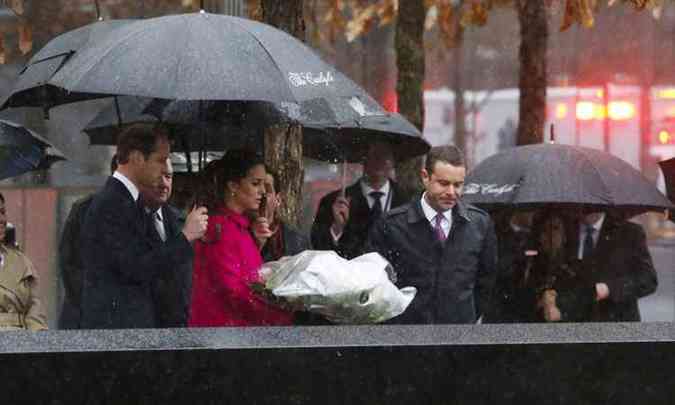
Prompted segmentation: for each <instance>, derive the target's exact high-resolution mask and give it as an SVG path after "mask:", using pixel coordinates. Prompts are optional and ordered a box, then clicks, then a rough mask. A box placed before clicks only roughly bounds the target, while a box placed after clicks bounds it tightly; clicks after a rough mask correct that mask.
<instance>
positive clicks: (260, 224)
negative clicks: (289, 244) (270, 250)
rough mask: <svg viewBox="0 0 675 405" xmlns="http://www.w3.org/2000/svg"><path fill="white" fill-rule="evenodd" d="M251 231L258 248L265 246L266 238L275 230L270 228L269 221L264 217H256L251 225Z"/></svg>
mask: <svg viewBox="0 0 675 405" xmlns="http://www.w3.org/2000/svg"><path fill="white" fill-rule="evenodd" d="M251 231H252V232H253V236H254V237H255V241H256V243H257V244H258V247H259V248H260V249H262V248H263V246H265V243H267V239H269V238H271V237H272V235H274V232H275V231H272V230H271V229H270V223H269V221H268V220H267V218H265V217H258V218H257V219H256V220H255V221H254V222H253V224H252V225H251Z"/></svg>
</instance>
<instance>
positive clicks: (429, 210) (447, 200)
mask: <svg viewBox="0 0 675 405" xmlns="http://www.w3.org/2000/svg"><path fill="white" fill-rule="evenodd" d="M465 174H466V169H465V164H464V157H463V155H462V153H461V151H460V150H459V149H457V148H456V147H454V146H443V147H435V148H431V150H430V151H429V153H428V154H427V158H426V163H425V167H424V169H422V172H421V175H422V181H423V183H424V188H425V192H424V194H423V195H422V197H421V198H418V199H415V200H413V201H412V202H410V203H409V204H406V205H404V206H401V207H399V208H396V209H393V210H391V211H390V212H388V213H387V214H386V215H385V216H384V218H383V219H382V220H380V221H378V222H376V223H375V225H374V226H373V228H372V229H371V232H370V234H369V235H368V242H367V248H366V250H367V251H369V252H371V251H373V252H378V253H380V254H381V255H382V256H383V257H384V258H386V259H387V260H388V261H389V262H390V263H391V264H392V266H393V267H394V270H395V272H396V276H397V281H396V285H397V286H399V287H404V286H413V287H415V288H417V295H416V296H415V298H414V299H413V301H412V303H411V304H410V306H409V307H408V308H407V309H406V311H405V312H404V313H403V314H401V315H399V316H397V317H396V318H393V319H392V320H391V321H390V322H391V323H401V324H445V323H474V322H477V321H478V320H479V319H480V317H481V316H482V315H483V314H484V313H485V311H486V310H487V308H488V305H489V301H490V295H491V293H492V289H493V287H494V284H495V279H496V274H497V239H496V236H495V230H494V225H493V223H492V220H491V219H490V217H489V215H488V214H487V213H486V212H484V211H482V210H480V209H478V208H476V207H473V206H471V205H468V204H465V203H463V202H462V200H461V198H460V196H461V191H462V187H463V185H464V177H465Z"/></svg>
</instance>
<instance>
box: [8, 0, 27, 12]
mask: <svg viewBox="0 0 675 405" xmlns="http://www.w3.org/2000/svg"><path fill="white" fill-rule="evenodd" d="M7 3H9V4H7ZM5 4H7V7H9V8H11V9H12V10H13V11H14V12H15V13H16V14H18V15H23V13H24V11H25V10H24V7H23V0H10V1H9V2H5Z"/></svg>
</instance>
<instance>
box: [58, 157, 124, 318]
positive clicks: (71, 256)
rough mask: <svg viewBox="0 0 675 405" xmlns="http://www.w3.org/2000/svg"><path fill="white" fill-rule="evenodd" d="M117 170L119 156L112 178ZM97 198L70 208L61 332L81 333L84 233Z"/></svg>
mask: <svg viewBox="0 0 675 405" xmlns="http://www.w3.org/2000/svg"><path fill="white" fill-rule="evenodd" d="M115 170H117V156H113V158H112V159H111V160H110V174H113V173H115ZM93 199H94V194H89V195H88V196H86V197H83V198H80V199H79V200H77V201H75V202H74V203H73V205H72V206H71V207H70V212H69V213H68V218H66V222H65V223H64V225H63V233H62V234H61V240H60V241H59V268H60V270H61V281H62V282H63V290H64V297H63V306H62V308H61V314H60V315H59V329H80V304H81V301H82V300H81V297H82V267H83V266H82V257H81V252H80V232H81V231H82V224H83V223H84V217H85V215H86V214H87V209H88V208H89V205H90V204H91V201H92V200H93Z"/></svg>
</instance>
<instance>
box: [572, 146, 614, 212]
mask: <svg viewBox="0 0 675 405" xmlns="http://www.w3.org/2000/svg"><path fill="white" fill-rule="evenodd" d="M578 150H579V152H580V153H581V154H582V155H584V157H585V158H586V159H587V160H588V162H589V163H590V165H591V167H592V168H593V171H594V172H595V174H596V175H597V176H598V178H599V179H600V183H602V186H603V187H604V189H605V190H604V191H605V192H606V193H607V194H608V195H609V196H610V201H611V203H612V204H615V203H616V198H614V195H613V193H612V190H611V189H610V188H609V187H608V186H607V183H606V182H605V179H604V178H603V177H602V174H601V173H600V170H598V168H597V167H595V165H594V164H593V159H591V157H590V156H589V155H588V153H587V151H586V150H584V149H583V148H579V149H578Z"/></svg>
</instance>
